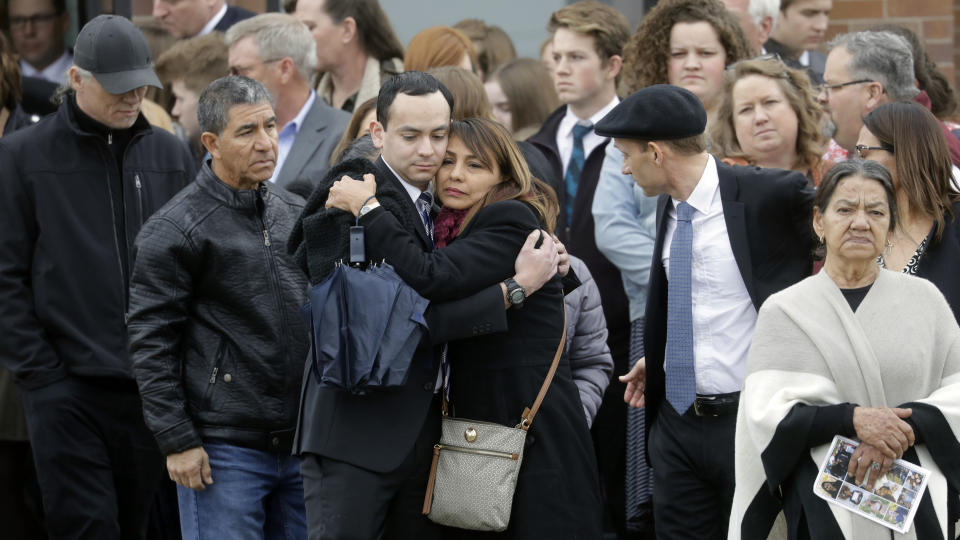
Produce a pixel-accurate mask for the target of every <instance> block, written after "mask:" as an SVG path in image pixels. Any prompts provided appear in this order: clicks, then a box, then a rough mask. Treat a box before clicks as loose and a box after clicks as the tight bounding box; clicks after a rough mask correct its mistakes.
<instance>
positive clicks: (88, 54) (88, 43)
mask: <svg viewBox="0 0 960 540" xmlns="http://www.w3.org/2000/svg"><path fill="white" fill-rule="evenodd" d="M73 63H74V64H76V65H77V67H79V68H83V69H85V70H87V71H89V72H90V73H93V77H94V78H95V79H97V82H98V83H100V85H101V86H103V88H104V89H105V90H106V91H107V92H110V93H111V94H125V93H127V92H129V91H131V90H133V89H135V88H140V87H141V86H155V87H157V88H163V85H162V84H160V79H158V78H157V74H156V73H154V72H153V66H152V62H151V59H150V47H148V46H147V40H146V38H144V37H143V34H141V33H140V30H139V29H137V27H136V26H134V25H133V23H132V22H130V21H129V20H128V19H126V18H125V17H120V16H118V15H98V16H97V17H95V18H93V19H92V20H91V21H90V22H88V23H87V24H85V25H84V26H83V28H82V29H81V30H80V33H79V34H78V35H77V42H76V44H75V45H74V48H73Z"/></svg>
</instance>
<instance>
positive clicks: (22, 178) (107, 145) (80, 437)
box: [0, 15, 195, 539]
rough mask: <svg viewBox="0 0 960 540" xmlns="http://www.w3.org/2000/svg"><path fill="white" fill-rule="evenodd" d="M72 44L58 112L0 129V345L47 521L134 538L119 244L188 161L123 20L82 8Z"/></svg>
mask: <svg viewBox="0 0 960 540" xmlns="http://www.w3.org/2000/svg"><path fill="white" fill-rule="evenodd" d="M75 52H76V55H75V57H74V62H75V65H73V66H72V67H71V68H70V71H69V79H70V85H71V88H72V91H71V92H70V93H69V94H68V95H67V96H65V99H64V101H63V103H62V104H61V105H60V107H59V109H58V110H57V112H55V113H54V114H51V115H49V116H47V117H45V118H44V119H43V120H41V121H40V122H39V123H37V124H36V125H34V126H31V127H28V128H24V129H23V130H20V131H18V132H16V133H11V134H9V135H6V136H5V137H3V140H2V141H0V171H3V172H2V175H0V361H2V362H3V363H4V364H5V365H6V366H7V367H8V368H10V369H11V371H13V372H14V374H15V376H16V380H17V384H18V386H19V388H20V392H21V395H22V396H23V401H24V408H25V412H26V417H27V423H28V428H29V431H30V438H31V440H32V442H33V452H34V457H35V459H36V463H37V473H38V480H39V483H40V490H41V494H42V497H43V507H44V508H43V509H44V514H45V522H46V526H47V532H48V533H49V534H50V536H51V537H55V538H81V537H82V538H103V539H116V538H124V539H126V538H143V537H145V535H146V527H147V518H148V516H149V512H150V507H151V505H152V503H153V496H154V492H155V490H156V488H157V486H158V484H159V481H160V480H161V478H162V476H161V475H162V473H163V471H162V469H161V468H160V467H159V464H158V460H159V459H160V455H159V453H158V452H157V445H156V443H155V442H154V440H153V438H152V437H151V435H150V432H149V431H148V430H147V427H146V425H145V424H144V422H143V416H142V412H141V406H140V398H139V395H138V393H137V386H136V384H135V383H134V381H133V379H132V378H131V373H130V358H129V356H128V353H127V347H126V326H125V320H124V316H125V313H126V309H127V283H128V276H129V275H130V274H129V269H130V266H131V263H130V255H131V252H132V244H133V239H134V237H135V236H136V234H137V231H139V230H140V226H141V224H142V223H143V222H144V220H145V219H146V218H147V217H149V216H150V214H152V213H153V212H154V210H156V209H157V208H160V206H162V205H163V204H164V203H165V202H166V201H167V200H169V199H170V198H171V197H172V196H173V195H174V194H175V193H177V191H179V190H180V189H182V188H183V187H184V186H185V185H187V183H188V182H190V181H191V180H192V179H193V176H194V174H195V169H194V165H193V161H192V160H191V158H190V154H189V152H188V150H187V149H186V147H184V146H183V144H182V143H180V142H179V141H178V140H176V139H175V138H174V137H173V136H172V135H170V134H168V133H166V132H164V131H162V130H157V129H153V128H151V127H150V125H149V124H148V123H147V121H146V119H145V118H144V117H143V115H142V114H140V104H141V102H142V100H143V96H144V94H145V93H146V87H147V86H157V87H159V86H160V81H159V80H158V79H157V77H156V75H155V74H154V73H153V70H152V68H151V67H150V63H151V62H150V49H149V48H148V47H147V43H146V40H145V39H144V37H143V35H142V34H140V31H139V30H137V29H136V27H134V26H133V24H132V23H131V22H130V21H128V20H126V19H124V18H122V17H115V16H108V15H103V16H100V17H97V18H95V19H93V20H92V21H90V22H89V23H87V25H86V26H84V28H83V30H81V32H80V34H79V35H78V37H77V44H76V49H75ZM4 532H6V531H4ZM2 535H3V533H0V536H2Z"/></svg>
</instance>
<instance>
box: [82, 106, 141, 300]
mask: <svg viewBox="0 0 960 540" xmlns="http://www.w3.org/2000/svg"><path fill="white" fill-rule="evenodd" d="M68 99H69V101H68V106H69V107H70V112H71V113H72V114H73V117H74V118H75V119H76V121H77V124H78V125H79V126H80V129H81V130H82V131H84V132H87V133H90V134H92V135H95V136H97V137H98V138H100V139H101V140H103V142H104V143H105V144H106V145H107V148H109V149H110V153H111V154H112V157H113V159H112V160H109V161H108V162H109V167H108V170H107V171H105V172H106V173H107V179H108V182H109V187H110V198H111V201H112V204H111V207H112V208H113V223H114V227H113V229H114V234H116V241H117V250H118V251H119V253H118V256H119V258H120V265H121V267H122V269H123V277H124V280H126V281H127V282H128V283H129V280H130V262H129V259H128V254H127V226H126V215H125V213H124V202H123V153H124V151H125V150H126V149H127V146H128V145H129V144H130V140H131V139H132V138H133V131H134V130H133V128H132V127H131V128H127V129H113V128H111V127H109V126H106V125H104V124H102V123H100V122H98V121H96V120H94V119H93V118H91V117H90V115H88V114H87V113H85V112H83V110H81V109H80V107H79V106H78V105H77V99H76V96H74V95H70V97H69V98H68ZM107 157H108V156H104V158H105V159H106V158H107Z"/></svg>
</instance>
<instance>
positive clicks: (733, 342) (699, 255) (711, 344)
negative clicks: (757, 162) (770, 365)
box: [660, 156, 757, 395]
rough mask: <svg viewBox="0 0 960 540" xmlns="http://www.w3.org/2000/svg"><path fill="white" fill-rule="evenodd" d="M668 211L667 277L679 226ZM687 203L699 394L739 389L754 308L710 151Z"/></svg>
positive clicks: (754, 318) (664, 255)
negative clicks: (690, 213) (732, 242)
mask: <svg viewBox="0 0 960 540" xmlns="http://www.w3.org/2000/svg"><path fill="white" fill-rule="evenodd" d="M680 202H681V201H678V200H676V199H673V207H672V208H670V209H669V211H668V212H667V216H666V219H667V224H666V225H667V226H666V229H665V230H664V237H663V252H662V253H661V254H660V257H661V259H662V261H663V267H664V269H665V270H666V273H667V276H668V278H667V279H669V276H670V245H671V244H672V243H673V233H674V231H675V230H676V229H677V210H676V208H677V205H678V204H680ZM686 202H687V204H689V205H690V206H692V207H693V209H694V213H693V220H692V221H693V263H692V268H691V275H690V279H691V281H690V284H691V293H690V297H691V300H692V302H693V357H694V366H695V370H696V375H697V393H698V394H708V395H709V394H726V393H728V392H738V391H740V389H741V387H742V386H743V379H744V376H745V375H746V368H747V351H748V350H749V349H750V341H751V340H752V339H753V328H754V326H755V325H756V323H757V310H756V308H754V307H753V301H752V300H750V294H749V293H748V292H747V287H746V285H744V282H743V276H741V275H740V269H739V267H738V266H737V261H736V259H734V257H733V248H731V247H730V237H729V235H728V234H727V224H726V222H725V221H724V218H723V203H722V202H721V200H720V178H719V177H718V176H717V163H716V161H714V158H713V156H709V157H708V158H707V166H706V168H705V169H704V171H703V176H701V177H700V181H699V182H698V183H697V187H696V188H694V190H693V192H692V193H691V194H690V197H688V198H687V201H686Z"/></svg>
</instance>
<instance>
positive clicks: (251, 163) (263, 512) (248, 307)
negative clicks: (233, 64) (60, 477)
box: [128, 77, 308, 538]
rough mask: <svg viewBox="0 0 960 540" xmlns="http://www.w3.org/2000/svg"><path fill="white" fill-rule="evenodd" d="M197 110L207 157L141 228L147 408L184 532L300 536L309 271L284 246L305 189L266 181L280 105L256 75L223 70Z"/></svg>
mask: <svg viewBox="0 0 960 540" xmlns="http://www.w3.org/2000/svg"><path fill="white" fill-rule="evenodd" d="M198 116H199V121H200V127H201V129H202V130H203V132H204V133H203V135H202V136H201V141H202V142H203V145H204V147H205V148H206V149H207V151H208V152H209V153H210V156H211V158H212V159H211V160H210V161H208V162H206V163H205V164H204V165H203V168H202V169H201V171H200V173H199V174H198V175H197V178H196V180H195V181H194V183H193V184H192V185H191V186H189V187H187V188H186V189H184V190H183V191H182V192H180V193H179V194H178V195H177V196H176V197H174V198H173V199H172V200H171V201H170V202H169V203H168V204H167V205H166V206H164V207H163V208H162V209H160V210H159V211H158V212H157V213H156V214H155V215H154V216H153V217H152V218H151V219H149V220H148V221H147V223H145V224H144V226H143V230H142V231H141V233H140V235H139V236H138V237H137V243H136V247H137V254H136V259H135V264H134V268H133V276H132V279H131V285H130V311H129V323H128V328H129V337H130V352H131V355H132V357H133V372H134V376H135V377H136V379H137V382H138V383H139V385H140V392H141V395H142V396H143V408H144V416H145V419H146V421H147V425H148V426H149V427H150V429H151V430H152V431H153V433H154V435H155V436H156V438H157V442H158V443H159V444H160V450H161V451H162V452H163V453H164V454H165V455H166V456H167V470H168V471H169V473H170V477H171V478H172V479H173V480H174V481H175V482H176V483H177V484H178V487H177V491H178V498H179V501H180V516H181V530H182V532H183V537H184V538H199V536H198V533H199V531H198V530H197V527H198V526H202V527H203V530H204V531H208V532H209V531H216V534H217V535H218V536H221V537H223V538H243V537H247V536H249V535H250V531H258V532H260V533H261V534H263V533H264V532H266V537H267V538H274V537H277V538H279V537H281V536H282V535H280V532H282V531H288V532H289V533H290V534H291V535H292V537H294V538H299V537H305V536H306V525H305V517H304V503H303V485H302V482H301V480H300V465H299V461H298V460H297V459H296V458H294V457H292V456H291V455H290V450H291V441H292V438H293V427H294V422H295V420H296V418H297V407H298V404H299V401H298V397H299V389H300V383H301V379H302V374H303V365H304V364H303V363H304V359H305V358H306V353H307V328H306V324H305V322H304V320H303V318H302V316H301V315H300V308H301V306H302V305H303V304H304V302H305V297H306V290H307V285H308V282H307V278H306V276H305V275H304V274H303V273H302V272H301V271H300V269H299V268H297V266H296V265H295V264H294V262H293V260H292V259H291V258H290V257H289V256H288V255H287V248H286V241H287V237H288V236H289V235H290V230H291V229H292V227H293V224H294V222H295V221H296V219H297V217H298V216H299V214H300V212H301V210H302V209H303V199H301V198H300V197H298V196H296V195H293V194H291V193H288V192H286V191H284V190H282V189H279V188H276V187H274V186H273V185H272V184H271V183H270V182H269V181H268V180H269V179H270V176H271V175H272V174H273V170H274V167H275V165H276V158H277V129H276V115H275V114H274V112H273V108H272V107H271V105H270V96H269V94H268V93H267V91H266V89H265V88H264V87H263V86H262V85H261V84H260V83H258V82H256V81H254V80H252V79H248V78H245V77H224V78H221V79H218V80H216V81H214V82H213V83H211V84H210V86H208V87H207V88H206V90H204V92H203V94H202V95H201V96H200V103H199V108H198ZM283 537H286V536H283Z"/></svg>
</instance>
